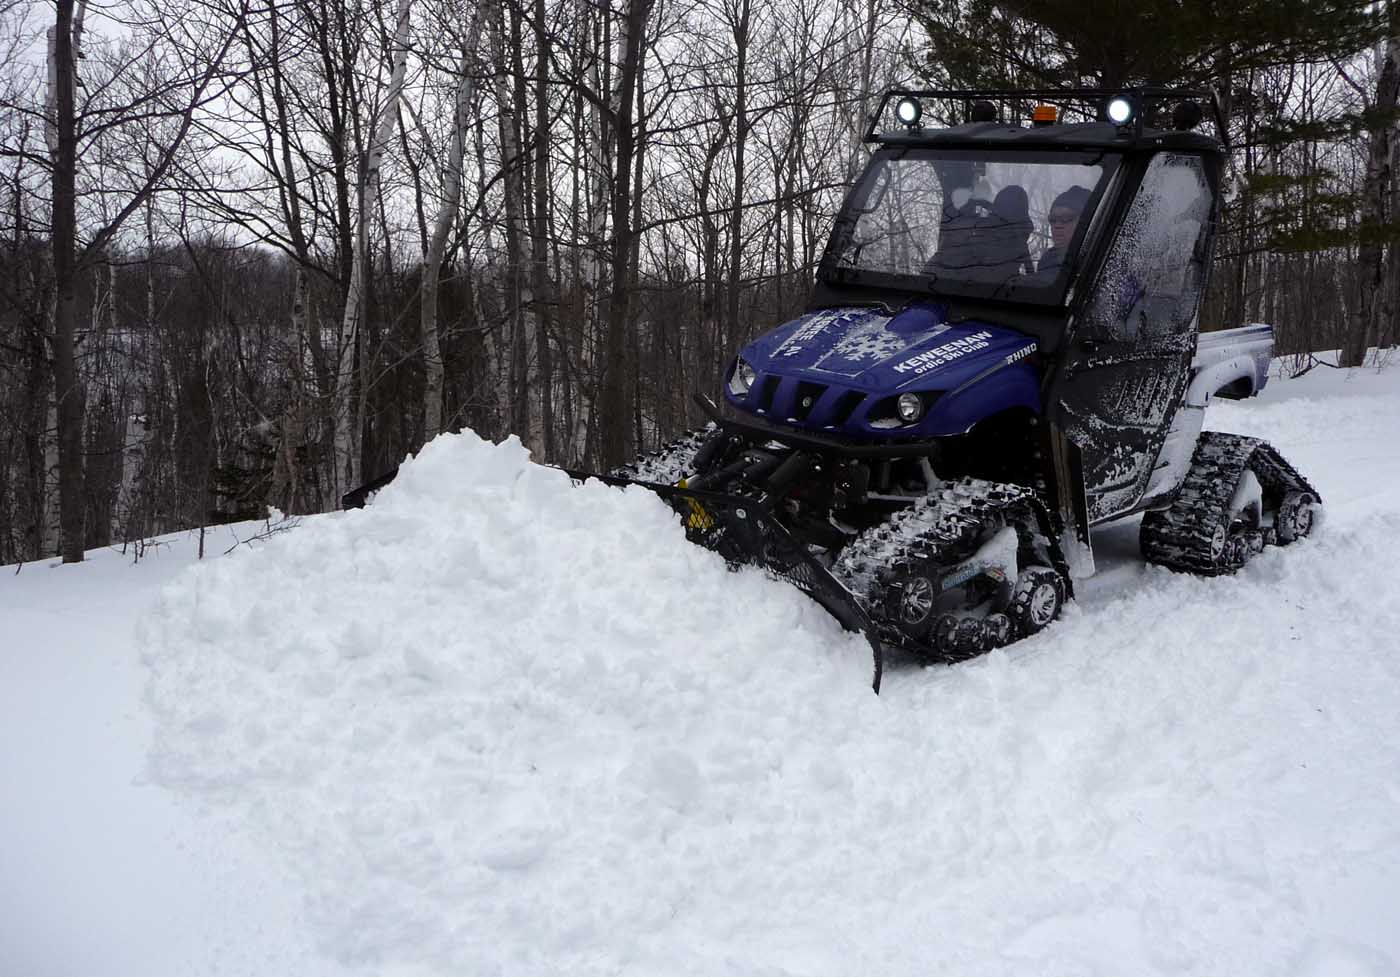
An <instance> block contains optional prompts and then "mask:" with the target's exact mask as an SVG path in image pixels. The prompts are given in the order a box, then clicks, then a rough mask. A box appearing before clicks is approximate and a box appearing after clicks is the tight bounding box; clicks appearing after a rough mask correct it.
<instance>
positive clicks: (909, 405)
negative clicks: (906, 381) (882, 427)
mask: <svg viewBox="0 0 1400 977" xmlns="http://www.w3.org/2000/svg"><path fill="white" fill-rule="evenodd" d="M894 407H895V410H897V411H899V419H900V420H901V421H903V422H904V423H905V424H913V423H914V422H915V421H917V420H918V419H919V418H921V417H923V416H924V399H923V398H922V397H920V396H919V395H918V394H900V395H899V399H898V400H896V401H895V402H894Z"/></svg>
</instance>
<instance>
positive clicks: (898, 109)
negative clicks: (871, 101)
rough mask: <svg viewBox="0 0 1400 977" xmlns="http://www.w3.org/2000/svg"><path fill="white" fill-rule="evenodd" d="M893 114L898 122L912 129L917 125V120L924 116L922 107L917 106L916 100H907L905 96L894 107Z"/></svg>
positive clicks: (917, 101)
mask: <svg viewBox="0 0 1400 977" xmlns="http://www.w3.org/2000/svg"><path fill="white" fill-rule="evenodd" d="M894 114H895V116H896V117H898V119H899V121H900V122H903V123H904V124H905V125H907V126H909V127H910V128H911V129H912V128H913V127H914V126H916V125H918V124H919V118H920V117H921V116H922V115H923V114H924V107H923V106H922V105H920V104H919V100H918V99H917V98H909V97H908V96H907V95H906V96H905V97H904V98H901V99H900V100H899V102H898V103H897V104H896V105H895V107H894Z"/></svg>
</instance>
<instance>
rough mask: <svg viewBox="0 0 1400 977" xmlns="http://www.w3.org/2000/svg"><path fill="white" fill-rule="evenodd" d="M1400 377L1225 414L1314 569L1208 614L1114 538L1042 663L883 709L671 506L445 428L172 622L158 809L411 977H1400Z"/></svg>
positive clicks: (934, 676)
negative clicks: (1263, 467)
mask: <svg viewBox="0 0 1400 977" xmlns="http://www.w3.org/2000/svg"><path fill="white" fill-rule="evenodd" d="M1396 377H1397V374H1396V373H1395V371H1390V372H1389V373H1387V374H1384V375H1382V376H1380V377H1376V376H1374V375H1370V376H1367V377H1363V378H1362V379H1361V381H1360V382H1361V384H1362V385H1363V386H1364V388H1365V390H1364V392H1365V394H1366V395H1365V396H1354V397H1353V396H1339V395H1338V394H1339V393H1346V392H1348V391H1346V390H1345V389H1344V388H1342V387H1341V386H1340V383H1341V381H1340V380H1334V379H1333V378H1321V379H1318V380H1316V381H1313V380H1304V381H1297V382H1295V384H1294V385H1287V384H1275V386H1274V387H1271V388H1270V390H1269V391H1268V392H1267V393H1268V394H1269V395H1270V396H1269V397H1266V398H1265V399H1264V400H1263V401H1260V402H1254V403H1250V404H1246V405H1242V406H1234V405H1226V406H1222V407H1219V408H1212V410H1211V414H1210V417H1208V421H1207V426H1208V427H1213V428H1217V429H1226V430H1233V431H1239V432H1241V433H1249V434H1259V435H1262V436H1264V437H1267V438H1269V439H1270V440H1272V441H1273V442H1274V443H1275V444H1276V445H1277V446H1278V447H1279V448H1280V449H1281V450H1282V451H1283V452H1284V453H1285V455H1286V456H1288V457H1289V458H1290V460H1292V461H1294V462H1295V463H1296V464H1297V466H1298V467H1299V469H1300V470H1302V471H1303V472H1304V473H1305V474H1306V475H1307V476H1308V477H1309V478H1310V479H1312V480H1313V482H1314V483H1315V484H1316V485H1317V486H1318V488H1319V490H1320V491H1321V492H1322V494H1323V496H1324V499H1325V500H1326V502H1327V503H1328V521H1327V525H1326V528H1325V530H1324V531H1323V532H1322V533H1321V534H1320V535H1319V536H1318V537H1316V538H1314V539H1312V540H1309V541H1306V542H1304V543H1302V544H1299V545H1297V546H1294V547H1291V548H1289V549H1286V550H1270V551H1268V552H1267V553H1266V554H1265V555H1263V556H1261V557H1259V558H1258V559H1257V560H1256V561H1255V562H1253V563H1251V564H1250V566H1249V567H1247V568H1246V570H1245V572H1243V573H1242V574H1241V575H1239V576H1238V577H1236V578H1230V579H1222V580H1209V581H1207V580H1200V579H1195V578H1191V577H1185V576H1177V575H1173V574H1170V573H1167V572H1165V571H1162V570H1159V569H1157V568H1149V567H1145V566H1143V565H1141V563H1140V562H1135V560H1134V558H1133V557H1132V556H1131V555H1130V550H1131V538H1132V533H1133V529H1132V527H1131V526H1128V527H1124V528H1122V529H1119V530H1114V531H1110V532H1109V533H1107V534H1105V553H1106V556H1105V566H1104V573H1102V574H1101V575H1100V577H1099V578H1097V579H1096V580H1094V581H1091V585H1090V586H1087V587H1086V588H1084V594H1083V597H1082V599H1081V601H1080V602H1079V603H1078V604H1076V605H1072V606H1071V607H1070V608H1069V610H1068V612H1067V614H1066V616H1065V618H1064V619H1063V620H1062V621H1061V622H1059V623H1058V624H1057V625H1056V626H1054V627H1053V628H1051V629H1050V631H1049V632H1047V633H1045V634H1043V635H1041V636H1038V637H1037V638H1035V639H1032V640H1030V641H1027V642H1023V643H1021V644H1019V645H1017V646H1015V647H1013V648H1012V649H1009V650H1008V651H1004V652H998V653H994V654H991V655H988V656H986V657H984V658H982V659H980V660H977V661H975V662H972V663H969V664H965V665H961V666H958V667H953V668H938V669H927V670H919V669H907V668H906V669H903V670H896V671H894V672H893V673H891V674H887V676H886V684H885V691H884V694H883V695H882V696H881V697H879V698H876V697H875V696H873V695H871V693H870V691H869V688H868V685H867V683H868V680H869V668H870V660H869V652H868V649H867V647H866V646H865V645H864V643H863V642H862V641H861V640H860V639H857V638H855V637H852V636H850V635H847V634H845V633H843V632H842V631H841V630H840V629H839V628H838V627H837V626H836V625H835V624H834V623H833V622H832V621H831V620H829V619H828V618H827V617H826V615H825V614H824V612H822V611H821V610H820V609H819V608H818V607H817V606H816V605H814V604H812V603H810V602H809V601H807V600H806V599H805V598H804V597H802V596H801V595H800V594H799V593H797V592H796V591H795V590H793V589H791V588H789V587H788V586H786V585H784V584H781V583H778V582H775V581H771V580H768V579H765V578H764V577H763V576H762V575H760V574H758V573H756V572H747V571H746V572H742V573H738V574H733V573H729V572H728V571H726V569H725V567H724V565H723V563H722V561H720V560H719V559H718V558H717V557H714V556H712V555H711V554H708V553H706V552H703V551H701V550H699V549H697V548H694V547H692V546H690V545H688V544H687V543H686V542H685V540H684V539H683V537H682V534H681V532H680V531H679V528H678V527H677V525H676V523H675V521H674V518H673V517H672V515H671V513H670V511H669V510H668V509H666V508H665V507H664V506H663V505H662V504H661V503H659V502H658V501H657V500H655V499H654V498H652V497H650V496H649V495H647V494H646V493H644V492H640V491H635V490H629V491H626V492H623V491H618V490H615V489H611V488H607V487H604V486H602V485H600V484H597V483H590V484H587V485H583V486H581V487H579V486H574V485H572V484H571V483H570V482H569V480H568V479H567V478H566V477H565V476H564V475H562V474H561V473H558V472H555V471H552V470H548V469H543V468H540V467H538V466H535V465H533V464H531V463H530V462H529V461H528V457H527V454H526V452H525V451H524V450H523V449H522V448H521V447H520V445H519V444H518V443H517V442H515V441H513V440H512V441H509V442H507V443H505V444H501V445H490V444H487V443H485V442H482V441H481V440H479V439H478V438H476V437H475V436H474V435H471V434H463V435H460V436H444V437H441V438H439V439H437V440H436V441H434V442H433V443H432V444H430V445H429V446H428V447H427V448H426V449H425V450H424V451H423V453H422V454H421V455H420V456H419V457H418V458H417V459H415V460H414V461H413V462H412V463H410V464H409V465H407V466H406V467H405V468H404V469H403V472H402V474H401V475H400V478H399V480H398V481H397V482H396V483H395V484H394V485H393V486H391V487H390V488H389V489H388V490H386V491H385V492H383V493H382V494H381V495H380V497H379V498H378V499H377V500H376V502H375V503H374V504H373V505H372V506H371V507H370V508H368V509H366V510H363V511H360V512H352V513H345V514H339V515H334V516H329V517H323V518H317V519H309V520H306V521H305V522H304V523H303V524H302V525H301V526H300V527H299V528H298V529H296V530H295V531H293V532H290V533H287V534H284V535H282V536H280V537H278V538H276V539H274V540H273V541H272V542H271V543H270V544H268V545H266V546H263V547H261V548H259V549H257V550H251V551H240V552H235V553H234V554H232V555H231V556H230V557H228V558H226V559H222V560H218V561H213V562H208V563H206V564H204V565H201V566H199V567H198V568H196V570H195V571H194V572H192V573H190V574H187V575H186V576H185V577H183V578H182V579H181V580H180V581H178V582H177V583H176V584H174V585H172V586H171V588H170V589H168V590H167V592H166V593H165V594H164V596H163V598H162V600H161V605H160V609H159V612H158V614H157V615H155V617H154V618H153V620H152V621H151V623H150V625H149V627H148V632H147V640H148V641H149V651H148V653H147V661H148V664H149V667H150V670H151V680H150V685H149V688H148V694H147V698H148V702H149V704H150V706H151V708H152V709H153V710H154V712H155V714H156V716H157V720H158V735H157V740H156V747H155V750H154V753H153V756H152V769H153V772H154V776H155V778H156V779H157V780H158V781H159V782H160V783H162V784H164V785H166V786H168V787H170V788H174V789H176V790H178V791H181V792H187V793H193V794H196V795H198V796H201V797H204V798H207V799H208V800H209V801H210V802H211V806H212V807H213V808H214V809H215V810H217V811H219V812H221V815H222V816H223V817H225V818H227V819H229V820H230V821H231V822H233V823H234V824H235V825H236V826H238V827H239V829H240V830H246V831H247V832H248V833H249V834H251V835H253V836H256V837H258V838H261V839H263V841H264V843H266V844H269V845H272V846H275V847H276V849H277V850H278V851H279V852H280V853H281V856H282V858H283V859H284V860H285V861H286V863H287V864H288V866H289V867H290V868H291V869H292V870H293V871H294V872H296V873H297V875H298V876H299V877H300V878H302V879H303V880H304V882H305V886H306V891H307V893H308V899H309V903H310V910H311V915H312V918H313V919H314V921H315V925H316V926H317V929H318V935H319V937H320V941H321V943H322V945H323V946H325V947H326V948H327V949H328V951H329V952H332V953H334V954H335V955H336V956H338V957H339V958H340V959H341V960H343V961H345V962H348V963H363V964H365V965H366V967H367V970H366V972H372V973H376V974H409V973H412V974H443V975H446V974H454V975H455V974H471V975H488V974H503V975H514V974H571V975H589V974H626V975H637V977H655V975H663V974H664V975H706V977H713V975H716V974H746V975H747V974H755V975H759V974H762V975H769V974H771V975H779V974H791V975H799V974H801V975H813V977H816V975H832V977H836V975H851V974H873V975H904V974H909V975H914V974H919V975H927V974H945V975H959V977H974V975H988V977H1005V975H1008V974H1026V975H1049V974H1054V975H1100V974H1102V975H1110V974H1112V975H1122V974H1131V975H1145V974H1172V975H1201V977H1218V975H1221V974H1231V975H1260V977H1263V975H1270V977H1274V975H1280V974H1284V975H1289V974H1291V975H1297V977H1313V975H1322V974H1327V975H1340V974H1358V975H1372V974H1374V975H1381V974H1393V973H1395V972H1397V970H1400V964H1397V960H1400V944H1397V943H1396V942H1394V941H1395V939H1396V938H1395V936H1394V934H1393V931H1392V929H1391V927H1390V926H1389V924H1388V923H1386V921H1385V920H1384V919H1383V918H1382V914H1383V913H1384V912H1388V910H1386V909H1384V908H1383V907H1386V906H1393V905H1395V904H1396V903H1397V902H1398V901H1400V777H1397V772H1398V771H1400V710H1397V709H1396V708H1395V703H1396V700H1397V693H1398V692H1400V638H1397V637H1396V635H1398V634H1400V592H1397V584H1396V581H1397V580H1400V490H1397V489H1396V487H1395V486H1396V479H1397V477H1400V447H1397V444H1396V439H1395V435H1394V432H1395V431H1396V430H1400V392H1398V391H1397V383H1396ZM1309 383H1314V384H1315V386H1316V388H1317V392H1316V395H1315V396H1299V392H1300V391H1303V392H1306V391H1307V390H1308V389H1310V388H1308V387H1307V386H1306V385H1307V384H1309ZM1334 387H1335V388H1336V389H1333V388H1334ZM1115 553H1117V554H1119V555H1118V556H1115V555H1114V554H1115ZM1368 913H1370V914H1372V915H1374V916H1375V917H1376V919H1375V922H1374V925H1373V926H1371V927H1369V928H1368V927H1367V925H1366V922H1367V918H1368V917H1367V914H1368ZM1387 940H1390V941H1391V942H1389V943H1387V942H1386V941H1387Z"/></svg>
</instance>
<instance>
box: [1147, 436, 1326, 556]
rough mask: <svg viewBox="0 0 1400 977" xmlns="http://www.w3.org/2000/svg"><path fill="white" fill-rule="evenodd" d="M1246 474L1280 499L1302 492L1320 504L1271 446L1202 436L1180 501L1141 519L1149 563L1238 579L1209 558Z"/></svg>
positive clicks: (1256, 441) (1255, 440) (1249, 440)
mask: <svg viewBox="0 0 1400 977" xmlns="http://www.w3.org/2000/svg"><path fill="white" fill-rule="evenodd" d="M1246 469H1247V470H1249V471H1252V472H1253V473H1254V475H1255V477H1256V478H1258V479H1259V484H1260V485H1261V486H1262V487H1263V488H1264V490H1265V492H1266V493H1269V494H1272V495H1275V496H1281V495H1282V494H1283V493H1284V492H1287V491H1301V492H1308V493H1309V494H1311V495H1312V497H1313V498H1314V499H1315V500H1316V501H1317V502H1321V501H1322V497H1321V496H1320V495H1318V494H1317V490H1316V489H1314V488H1313V487H1312V485H1310V484H1309V483H1308V481H1307V479H1305V478H1303V476H1302V475H1300V474H1299V473H1298V471H1297V469H1295V468H1294V467H1293V466H1292V465H1290V464H1289V463H1288V461H1287V460H1286V459H1284V457H1283V456H1282V455H1280V454H1279V453H1278V452H1277V451H1276V450H1274V448H1273V446H1272V445H1270V444H1269V443H1268V442H1266V441H1262V440H1260V439H1259V438H1248V437H1244V436H1243V435H1239V434H1222V433H1220V432H1217V431H1205V432H1202V434H1201V437H1200V440H1199V441H1198V442H1197V443H1196V452H1195V454H1194V455H1193V456H1192V458H1191V467H1190V469H1188V471H1187V473H1186V480H1185V481H1184V482H1182V484H1181V488H1180V490H1178V492H1177V495H1176V499H1175V500H1174V501H1173V502H1172V504H1171V506H1170V507H1169V508H1166V509H1157V510H1154V511H1151V512H1148V513H1147V514H1146V515H1145V516H1143V519H1142V528H1141V530H1140V532H1139V541H1140V543H1141V545H1142V555H1143V556H1144V557H1145V558H1146V559H1147V560H1148V562H1150V563H1156V564H1159V565H1161V566H1165V567H1168V568H1169V569H1172V570H1179V571H1182V572H1185V573H1195V574H1200V575H1202V576H1208V577H1214V576H1219V575H1221V574H1227V573H1234V572H1235V570H1237V569H1238V567H1237V566H1235V565H1234V564H1231V563H1228V562H1222V561H1220V560H1217V559H1216V558H1214V557H1213V556H1212V555H1211V540H1212V538H1213V537H1214V535H1215V531H1216V528H1217V527H1218V526H1221V525H1224V526H1225V528H1226V529H1227V530H1228V529H1229V527H1230V516H1231V513H1230V503H1231V501H1232V500H1233V498H1234V494H1235V486H1237V485H1238V484H1239V481H1240V477H1241V476H1242V475H1243V474H1244V472H1245V471H1246Z"/></svg>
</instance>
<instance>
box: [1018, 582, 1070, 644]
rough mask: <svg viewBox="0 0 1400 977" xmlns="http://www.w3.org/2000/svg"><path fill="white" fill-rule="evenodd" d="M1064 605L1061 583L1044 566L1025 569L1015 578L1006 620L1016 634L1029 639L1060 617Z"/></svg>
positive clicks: (1063, 589) (1063, 591)
mask: <svg viewBox="0 0 1400 977" xmlns="http://www.w3.org/2000/svg"><path fill="white" fill-rule="evenodd" d="M1064 602H1065V582H1064V580H1062V579H1061V578H1060V575H1059V574H1058V573H1056V572H1055V571H1054V570H1052V569H1051V568H1050V567H1046V566H1031V567H1026V568H1025V569H1024V570H1022V571H1021V573H1020V575H1019V576H1018V577H1017V578H1016V589H1015V590H1014V591H1013V592H1012V594H1011V606H1010V607H1008V608H1007V609H1006V613H1007V616H1008V617H1010V618H1011V622H1012V624H1013V625H1015V627H1016V631H1017V633H1018V634H1019V635H1020V636H1021V637H1023V638H1026V637H1029V636H1030V635H1033V634H1035V633H1036V632H1037V631H1040V630H1042V629H1044V628H1045V626H1046V625H1048V624H1049V623H1050V622H1051V621H1053V620H1055V618H1057V617H1059V615H1060V608H1061V607H1062V606H1063V605H1064Z"/></svg>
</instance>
